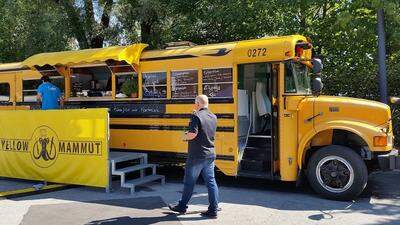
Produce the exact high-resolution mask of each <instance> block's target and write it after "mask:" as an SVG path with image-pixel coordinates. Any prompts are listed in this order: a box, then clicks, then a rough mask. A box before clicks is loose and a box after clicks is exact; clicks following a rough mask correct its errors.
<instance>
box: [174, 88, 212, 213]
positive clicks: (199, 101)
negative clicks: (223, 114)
mask: <svg viewBox="0 0 400 225" xmlns="http://www.w3.org/2000/svg"><path fill="white" fill-rule="evenodd" d="M195 110H196V111H195V113H194V114H193V116H192V118H191V120H190V123H189V131H188V132H186V133H185V136H184V140H185V141H188V142H189V144H188V158H187V160H186V166H185V177H184V181H183V183H184V187H183V193H182V198H181V200H180V201H179V203H178V204H176V205H171V204H170V205H169V208H170V209H171V210H172V211H175V212H179V213H183V214H184V213H186V210H187V207H188V206H187V204H188V203H189V200H190V198H191V197H192V194H193V189H194V186H195V184H196V181H197V178H198V177H199V175H200V173H201V175H202V177H203V180H204V182H205V184H206V186H207V189H208V200H209V203H210V205H209V207H208V210H207V211H206V212H203V213H201V214H202V216H206V217H210V218H216V217H217V211H218V186H217V183H216V181H215V175H214V167H215V164H214V161H215V149H214V140H215V132H216V129H217V117H216V116H215V115H214V114H213V113H212V112H210V111H209V110H208V98H207V96H205V95H199V96H197V97H196V100H195Z"/></svg>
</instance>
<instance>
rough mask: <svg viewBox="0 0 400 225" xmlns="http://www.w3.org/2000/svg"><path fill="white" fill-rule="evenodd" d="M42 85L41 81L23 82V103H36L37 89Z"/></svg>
mask: <svg viewBox="0 0 400 225" xmlns="http://www.w3.org/2000/svg"><path fill="white" fill-rule="evenodd" d="M40 84H42V81H41V80H40V79H33V80H23V81H22V101H24V102H36V101H37V99H36V95H37V88H38V87H39V85H40Z"/></svg>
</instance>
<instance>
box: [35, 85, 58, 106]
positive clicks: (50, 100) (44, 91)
mask: <svg viewBox="0 0 400 225" xmlns="http://www.w3.org/2000/svg"><path fill="white" fill-rule="evenodd" d="M37 92H38V93H39V94H40V95H41V96H42V109H43V110H47V109H59V108H60V104H59V102H58V100H59V99H60V98H61V91H60V89H59V88H58V87H57V86H55V85H53V84H52V83H49V82H45V83H43V84H41V85H40V86H39V87H38V89H37Z"/></svg>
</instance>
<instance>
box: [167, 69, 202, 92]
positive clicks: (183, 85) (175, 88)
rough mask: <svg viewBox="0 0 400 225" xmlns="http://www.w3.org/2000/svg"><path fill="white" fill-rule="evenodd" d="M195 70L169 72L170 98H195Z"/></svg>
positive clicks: (196, 77) (196, 79)
mask: <svg viewBox="0 0 400 225" xmlns="http://www.w3.org/2000/svg"><path fill="white" fill-rule="evenodd" d="M197 74H198V73H197V70H186V71H173V72H171V91H172V93H171V97H172V98H195V97H196V96H197V82H198V75H197Z"/></svg>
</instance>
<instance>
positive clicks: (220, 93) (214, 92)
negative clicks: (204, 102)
mask: <svg viewBox="0 0 400 225" xmlns="http://www.w3.org/2000/svg"><path fill="white" fill-rule="evenodd" d="M232 82H233V77H232V68H219V69H206V70H203V94H205V95H207V96H208V97H210V98H225V97H232Z"/></svg>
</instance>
